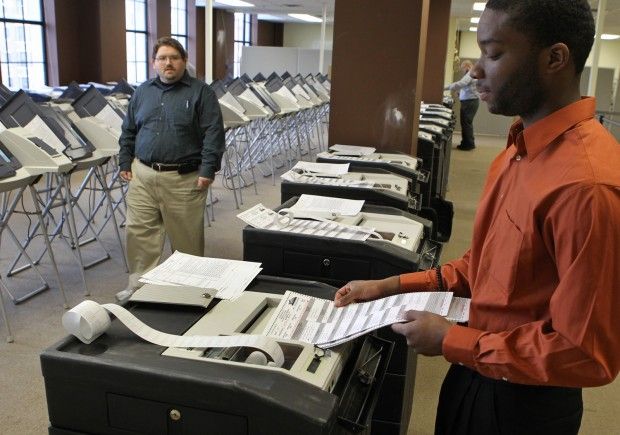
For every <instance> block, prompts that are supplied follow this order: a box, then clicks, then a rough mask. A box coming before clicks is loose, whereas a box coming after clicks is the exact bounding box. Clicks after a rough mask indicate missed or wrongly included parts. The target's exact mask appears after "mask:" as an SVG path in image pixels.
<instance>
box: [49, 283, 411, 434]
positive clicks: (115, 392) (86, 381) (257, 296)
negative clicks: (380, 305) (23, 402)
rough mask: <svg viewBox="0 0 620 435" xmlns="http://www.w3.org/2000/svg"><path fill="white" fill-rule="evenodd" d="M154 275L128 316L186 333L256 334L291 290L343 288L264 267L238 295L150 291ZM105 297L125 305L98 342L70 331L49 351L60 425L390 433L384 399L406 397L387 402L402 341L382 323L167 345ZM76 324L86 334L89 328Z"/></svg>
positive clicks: (112, 429) (65, 428)
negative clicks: (385, 333)
mask: <svg viewBox="0 0 620 435" xmlns="http://www.w3.org/2000/svg"><path fill="white" fill-rule="evenodd" d="M152 286H153V285H152V284H146V285H145V286H144V287H143V288H142V289H140V290H139V291H138V292H136V294H135V295H134V296H137V297H136V298H135V300H133V298H132V300H130V301H129V302H128V303H127V304H126V305H125V308H126V309H127V310H128V311H129V316H131V315H133V316H135V318H137V319H139V320H140V321H142V322H144V324H146V325H148V326H150V327H151V328H155V329H157V330H158V331H161V332H163V333H166V334H174V335H180V336H182V337H181V340H183V339H190V340H192V339H196V338H201V337H197V336H205V335H208V336H221V337H215V338H216V339H221V338H223V337H227V338H226V339H227V340H228V339H230V338H231V337H232V338H233V339H236V340H245V339H246V338H248V339H249V338H250V337H256V336H257V335H260V334H261V332H262V331H263V330H264V328H265V327H266V325H268V323H269V321H270V317H271V314H272V313H273V312H274V310H275V308H276V307H277V306H278V303H279V300H280V299H281V298H282V295H283V294H284V293H285V292H286V291H287V290H293V291H295V292H298V293H301V294H308V295H312V296H315V297H321V298H325V299H333V295H334V292H335V290H336V289H335V288H333V287H330V286H327V285H326V284H321V283H317V282H310V281H300V280H292V279H286V278H274V277H267V276H259V277H257V278H255V279H254V281H252V283H251V284H250V285H249V286H248V288H247V289H246V291H244V292H243V293H242V294H241V296H240V297H239V298H238V299H236V300H217V299H215V300H214V299H211V300H209V299H208V298H206V297H205V301H204V303H203V304H202V305H180V304H161V303H152V302H148V301H149V298H148V297H146V298H144V300H146V301H147V302H144V301H140V296H139V293H140V292H141V291H142V290H144V289H146V290H148V289H149V287H152ZM178 289H179V287H176V288H174V287H173V288H170V289H169V291H179V290H178ZM194 290H196V289H194ZM147 294H148V293H147ZM87 302H88V303H90V304H94V305H95V306H97V307H99V308H100V309H101V310H103V308H102V306H99V305H98V304H96V303H95V302H93V301H87ZM107 305H110V308H109V310H111V311H112V312H113V313H114V315H115V317H113V320H111V321H109V317H108V316H107V314H105V319H107V321H108V323H109V326H108V327H107V330H105V332H104V333H103V334H102V335H100V336H98V337H96V336H92V337H91V336H89V337H90V340H86V341H91V342H90V344H85V343H83V342H82V341H80V340H78V339H76V338H75V337H73V336H71V337H67V338H65V339H63V340H61V341H60V342H58V343H56V344H55V345H53V346H52V347H50V348H49V349H47V350H45V351H44V352H43V353H42V354H41V367H42V372H43V377H44V380H45V388H46V394H47V404H48V411H49V418H50V428H49V433H50V434H55V435H60V434H63V435H67V434H78V433H98V434H138V433H140V434H144V433H151V434H177V433H179V434H181V433H182V434H332V433H334V434H339V433H370V431H371V429H372V430H373V432H375V433H381V432H380V428H381V424H382V422H381V420H380V419H379V418H380V415H379V416H377V411H378V408H380V407H381V406H383V407H385V406H387V407H389V408H392V407H394V408H396V409H398V410H400V408H401V403H399V402H398V399H399V398H394V397H392V396H385V397H384V398H382V399H381V402H382V403H381V404H380V405H378V404H377V401H378V400H379V398H380V394H381V389H382V383H383V379H384V375H385V373H386V370H387V366H388V364H389V361H390V354H391V350H392V343H391V342H389V341H386V340H383V339H380V338H378V337H376V336H374V335H366V336H362V337H360V338H358V339H355V340H352V341H349V342H346V343H344V344H341V345H338V346H336V347H333V348H330V349H321V348H318V347H315V346H314V345H311V344H307V343H303V342H299V341H295V340H282V339H277V342H275V341H274V343H276V344H275V345H274V347H273V348H270V350H268V351H267V350H263V351H261V350H256V349H255V348H253V347H252V345H250V344H247V346H249V347H238V346H237V347H228V348H226V347H225V348H215V347H213V348H209V347H207V348H198V347H194V348H189V349H181V348H169V347H166V346H160V345H156V344H151V343H149V342H147V341H145V340H143V339H142V338H139V337H138V336H136V335H134V333H133V332H131V331H130V329H128V327H127V326H125V325H124V324H122V323H121V320H122V321H123V323H125V324H127V325H131V322H130V321H128V320H127V314H123V313H122V312H121V311H122V308H121V307H120V306H118V305H114V304H107ZM119 319H121V320H119ZM134 321H135V319H134ZM63 322H64V319H63ZM78 324H79V325H80V331H82V333H83V334H84V335H87V334H89V333H90V332H87V331H86V330H87V329H88V328H86V327H85V326H84V325H83V324H82V323H81V322H80V323H78ZM132 328H136V326H135V325H134V326H133V327H132ZM136 333H137V334H140V333H143V334H147V335H148V333H146V332H136ZM202 338H204V337H202ZM207 338H209V337H207ZM210 338H212V337H210ZM263 338H264V339H265V340H267V339H269V340H272V341H273V340H276V339H273V338H270V337H263ZM165 339H167V340H170V336H166V337H165ZM254 347H256V346H254ZM375 408H377V409H375ZM389 408H388V409H389ZM375 426H376V428H377V429H374V428H375ZM376 430H379V432H376ZM383 433H385V432H383Z"/></svg>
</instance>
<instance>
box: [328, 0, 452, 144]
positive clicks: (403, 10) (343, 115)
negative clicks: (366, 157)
mask: <svg viewBox="0 0 620 435" xmlns="http://www.w3.org/2000/svg"><path fill="white" fill-rule="evenodd" d="M428 13H429V0H390V1H389V2H378V1H376V0H336V7H335V16H334V48H333V62H332V77H331V78H332V92H331V108H330V125H329V143H330V145H332V144H335V143H340V144H349V145H366V146H373V147H375V148H377V149H378V150H388V149H389V150H397V151H402V152H405V153H407V154H410V155H416V154H417V134H418V121H419V113H420V100H421V96H422V93H421V89H422V77H423V71H424V59H425V50H426V35H427V31H426V30H427V21H428ZM444 51H445V48H444ZM444 55H445V54H444ZM419 90H420V91H419Z"/></svg>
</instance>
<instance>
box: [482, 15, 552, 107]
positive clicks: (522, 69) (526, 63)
mask: <svg viewBox="0 0 620 435" xmlns="http://www.w3.org/2000/svg"><path fill="white" fill-rule="evenodd" d="M478 45H479V46H480V50H481V56H480V60H479V61H478V63H477V64H476V65H474V67H473V68H472V70H471V72H470V74H471V75H472V77H474V78H477V79H478V83H477V85H476V86H477V88H478V92H479V93H480V99H481V100H483V101H486V102H487V105H488V107H489V111H490V112H491V113H495V114H500V115H506V116H515V115H520V116H522V117H525V116H528V115H530V114H532V113H534V112H535V111H536V110H537V109H538V108H539V107H540V106H541V104H542V102H543V101H544V100H545V90H544V86H543V84H542V83H541V78H540V74H539V50H538V49H537V48H535V47H533V45H532V43H531V42H530V40H529V39H528V37H527V36H526V35H524V34H522V33H519V32H517V31H516V30H515V29H513V28H512V27H511V26H510V24H509V23H508V15H507V14H506V13H504V12H500V11H494V10H492V9H485V11H484V12H483V14H482V16H481V17H480V23H479V24H478Z"/></svg>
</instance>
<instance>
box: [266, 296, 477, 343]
mask: <svg viewBox="0 0 620 435" xmlns="http://www.w3.org/2000/svg"><path fill="white" fill-rule="evenodd" d="M408 310H418V311H428V312H431V313H435V314H439V315H441V316H444V317H447V318H448V320H451V321H455V322H465V321H467V319H468V318H469V299H465V298H458V297H453V295H452V293H450V292H419V293H403V294H400V295H394V296H390V297H387V298H383V299H378V300H375V301H370V302H363V303H357V304H351V305H347V306H345V307H340V308H336V307H335V306H334V302H333V301H330V300H327V299H320V298H315V297H312V296H307V295H302V294H299V293H295V292H291V291H287V292H286V293H285V294H284V297H283V298H282V300H281V301H280V304H279V305H278V307H277V309H276V311H275V312H274V314H273V315H272V317H271V319H270V321H269V323H268V324H267V327H266V328H265V330H264V332H263V333H264V334H265V335H268V336H271V337H275V338H284V339H289V340H299V341H304V342H307V343H312V344H315V345H317V346H319V347H325V348H327V347H333V346H336V345H338V344H341V343H344V342H346V341H349V340H352V339H354V338H356V337H359V336H360V335H363V334H366V333H367V332H370V331H373V330H375V329H378V328H381V327H383V326H387V325H391V324H392V323H398V322H402V321H404V320H405V312H406V311H408ZM452 315H457V316H458V317H450V316H452Z"/></svg>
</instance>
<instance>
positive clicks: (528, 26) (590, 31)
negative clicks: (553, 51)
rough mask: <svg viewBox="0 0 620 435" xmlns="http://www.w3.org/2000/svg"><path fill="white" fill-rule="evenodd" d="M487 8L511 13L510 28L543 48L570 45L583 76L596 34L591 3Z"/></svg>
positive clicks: (510, 3) (516, 2)
mask: <svg viewBox="0 0 620 435" xmlns="http://www.w3.org/2000/svg"><path fill="white" fill-rule="evenodd" d="M486 7H487V8H489V9H493V10H495V11H502V12H505V13H507V14H508V16H509V23H510V25H511V26H512V27H513V28H514V29H515V30H517V31H518V32H520V33H523V34H524V35H526V36H528V37H529V38H530V39H531V40H532V42H533V43H534V44H536V45H537V46H539V47H549V46H551V45H553V44H556V43H558V42H562V43H564V44H566V46H567V47H568V49H569V50H570V54H571V56H572V58H573V64H574V65H575V73H576V74H581V72H582V71H583V67H584V65H585V64H586V60H587V59H588V55H589V54H590V50H591V49H592V44H593V43H594V32H595V28H594V17H593V16H592V12H591V11H590V5H589V4H588V2H587V0H489V1H488V2H487V4H486Z"/></svg>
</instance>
